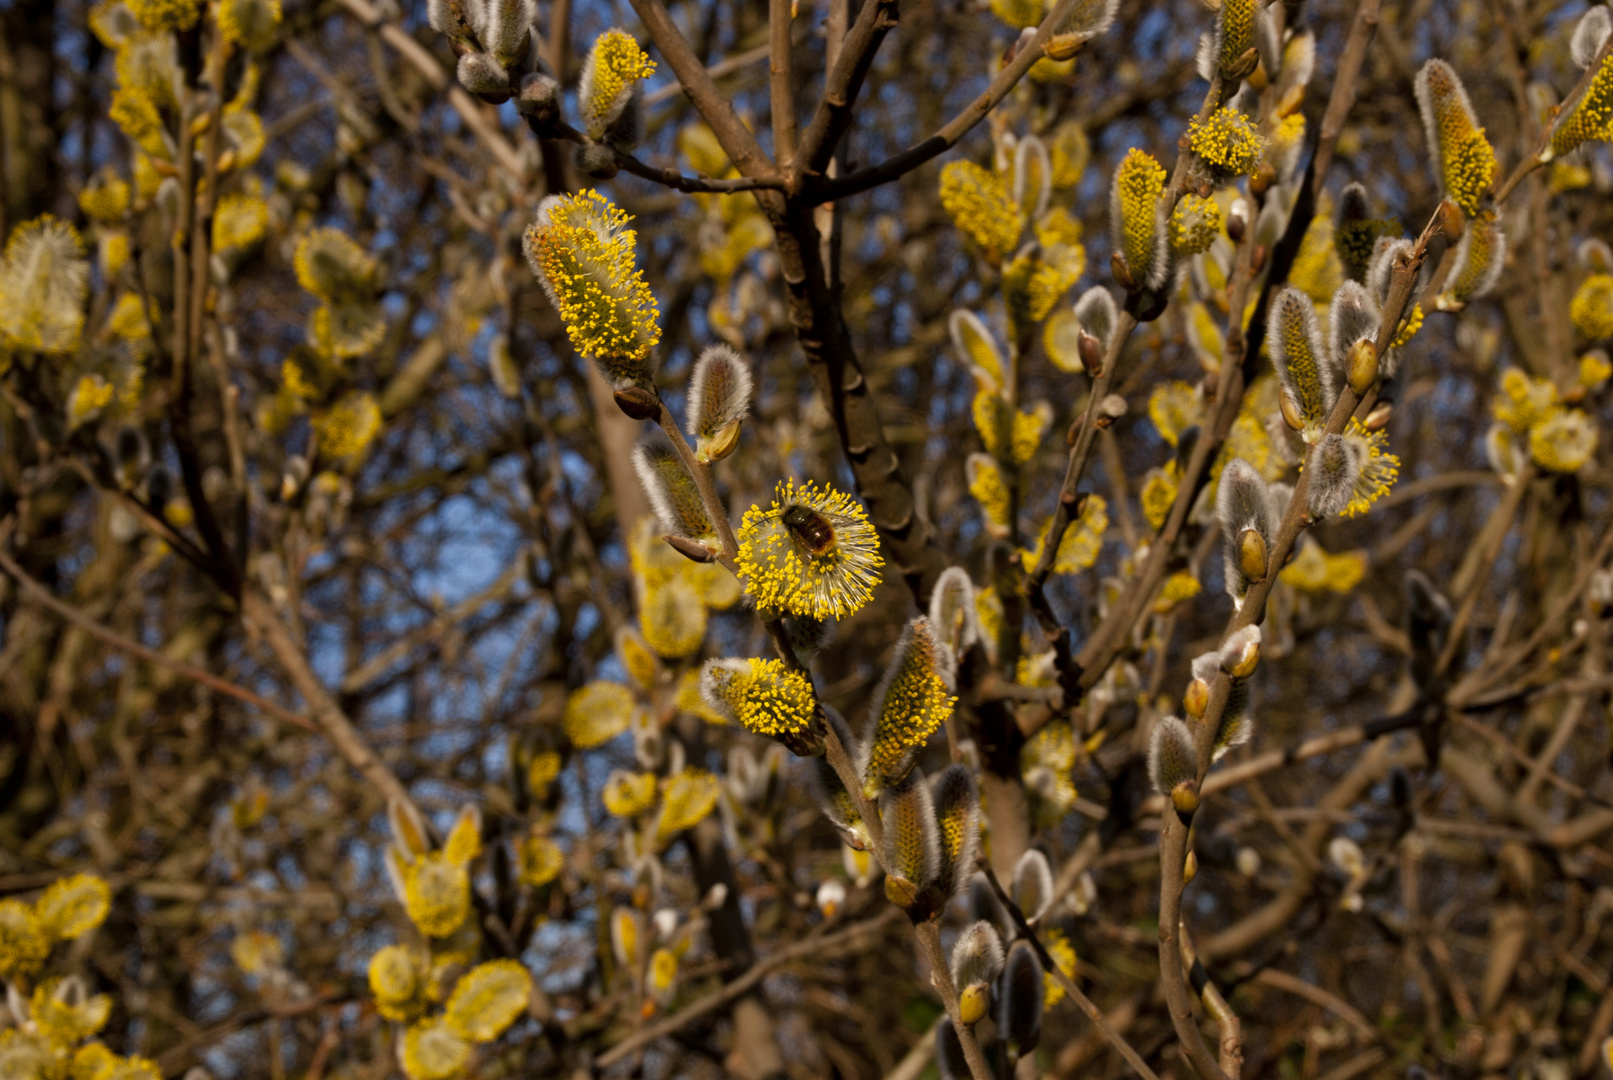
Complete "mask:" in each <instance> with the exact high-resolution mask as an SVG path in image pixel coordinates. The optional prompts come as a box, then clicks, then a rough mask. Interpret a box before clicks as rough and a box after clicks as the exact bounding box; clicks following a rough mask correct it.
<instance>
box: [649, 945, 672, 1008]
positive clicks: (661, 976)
mask: <svg viewBox="0 0 1613 1080" xmlns="http://www.w3.org/2000/svg"><path fill="white" fill-rule="evenodd" d="M677 978H678V954H677V953H675V952H673V951H672V950H671V949H666V948H661V949H656V950H655V951H654V952H653V953H651V954H650V973H649V986H648V989H649V992H650V996H651V997H653V998H655V999H656V1000H657V1001H659V1002H662V1003H663V1004H664V1003H665V1002H667V1001H668V1000H670V999H671V996H672V987H673V984H674V983H675V982H676V981H677Z"/></svg>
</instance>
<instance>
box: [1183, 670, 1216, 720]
mask: <svg viewBox="0 0 1613 1080" xmlns="http://www.w3.org/2000/svg"><path fill="white" fill-rule="evenodd" d="M1209 706H1210V684H1209V683H1207V682H1205V681H1204V680H1203V679H1194V680H1193V681H1192V682H1190V683H1188V684H1187V692H1186V693H1184V694H1183V695H1182V708H1183V709H1184V710H1185V711H1186V712H1187V715H1189V716H1191V717H1192V718H1193V719H1195V720H1202V719H1204V710H1205V709H1207V708H1209Z"/></svg>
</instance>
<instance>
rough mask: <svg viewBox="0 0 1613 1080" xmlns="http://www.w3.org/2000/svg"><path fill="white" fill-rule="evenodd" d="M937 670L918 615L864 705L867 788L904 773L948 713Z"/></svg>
mask: <svg viewBox="0 0 1613 1080" xmlns="http://www.w3.org/2000/svg"><path fill="white" fill-rule="evenodd" d="M941 672H942V667H941V653H940V649H939V646H938V643H937V642H936V639H935V635H934V633H933V631H932V630H931V629H930V621H929V619H927V618H925V617H923V616H920V617H918V618H916V619H914V620H913V621H912V622H910V623H908V624H907V626H906V627H904V628H903V630H902V636H901V637H900V638H899V639H898V640H897V642H896V652H895V654H894V655H893V656H892V657H891V662H890V666H889V667H887V668H886V669H885V675H884V677H883V678H881V679H880V681H879V685H878V686H877V687H876V688H875V689H874V697H873V701H872V703H871V704H870V705H869V715H870V716H871V718H872V725H871V726H872V728H873V737H872V739H871V742H870V755H869V767H868V771H867V774H866V775H865V777H864V785H865V788H866V792H867V794H869V795H873V794H874V793H876V792H878V791H879V790H880V788H881V787H883V786H884V785H887V784H890V783H894V782H895V781H897V780H899V779H901V778H902V777H903V776H904V775H906V773H907V770H908V769H909V768H911V767H912V763H913V758H914V756H915V754H916V752H917V750H918V748H919V747H921V746H923V745H924V744H925V742H927V741H928V740H929V738H930V736H931V735H932V734H934V732H935V730H936V729H937V728H938V727H940V726H941V724H942V723H943V722H944V721H945V720H946V719H947V717H949V716H951V715H952V709H953V706H954V705H956V704H957V701H958V699H957V698H955V697H953V696H952V695H951V694H950V693H948V692H947V685H946V681H945V680H944V679H943V678H942V674H941ZM921 884H922V882H921Z"/></svg>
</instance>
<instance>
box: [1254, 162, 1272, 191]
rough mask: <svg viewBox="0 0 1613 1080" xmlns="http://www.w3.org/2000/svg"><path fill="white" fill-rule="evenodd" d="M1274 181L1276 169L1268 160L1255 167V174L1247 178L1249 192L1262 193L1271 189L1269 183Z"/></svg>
mask: <svg viewBox="0 0 1613 1080" xmlns="http://www.w3.org/2000/svg"><path fill="white" fill-rule="evenodd" d="M1276 182H1277V170H1276V168H1275V167H1274V166H1273V165H1272V164H1271V162H1269V161H1268V162H1266V163H1265V164H1263V165H1261V166H1260V168H1258V169H1256V170H1255V174H1254V175H1253V176H1251V177H1250V178H1249V194H1251V195H1264V194H1265V193H1266V192H1268V191H1270V190H1271V185H1273V184H1275V183H1276Z"/></svg>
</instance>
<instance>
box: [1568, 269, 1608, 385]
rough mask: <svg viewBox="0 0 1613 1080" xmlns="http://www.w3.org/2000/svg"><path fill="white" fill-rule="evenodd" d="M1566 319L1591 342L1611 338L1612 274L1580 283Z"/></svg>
mask: <svg viewBox="0 0 1613 1080" xmlns="http://www.w3.org/2000/svg"><path fill="white" fill-rule="evenodd" d="M1568 317H1569V318H1570V319H1572V320H1573V323H1574V329H1576V330H1578V331H1579V332H1580V333H1581V334H1582V335H1583V336H1585V337H1587V338H1589V339H1591V340H1592V341H1599V340H1601V339H1603V338H1613V274H1592V275H1591V276H1590V277H1588V278H1586V279H1585V280H1584V281H1583V282H1581V283H1580V286H1579V288H1578V289H1577V290H1575V292H1574V299H1573V302H1572V303H1570V304H1569V306H1568ZM1598 381H1600V380H1598Z"/></svg>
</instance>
